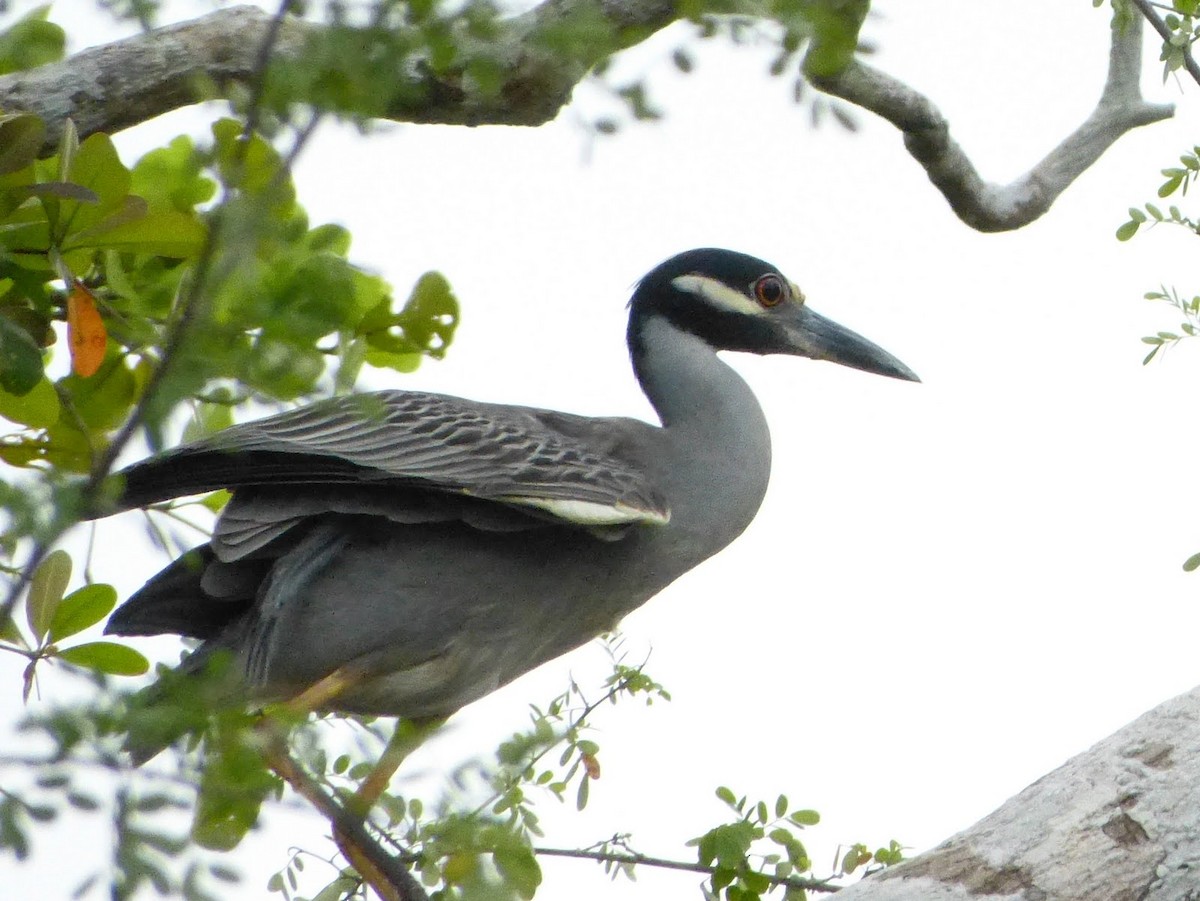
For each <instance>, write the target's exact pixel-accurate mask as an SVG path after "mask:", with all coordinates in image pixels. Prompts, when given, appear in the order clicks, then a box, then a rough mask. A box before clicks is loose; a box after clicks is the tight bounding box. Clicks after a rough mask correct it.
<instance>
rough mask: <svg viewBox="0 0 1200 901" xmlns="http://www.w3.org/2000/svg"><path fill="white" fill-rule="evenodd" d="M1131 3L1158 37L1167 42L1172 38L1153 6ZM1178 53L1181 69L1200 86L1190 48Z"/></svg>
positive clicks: (1144, 1) (1139, 1)
mask: <svg viewBox="0 0 1200 901" xmlns="http://www.w3.org/2000/svg"><path fill="white" fill-rule="evenodd" d="M1132 2H1133V5H1134V6H1136V7H1137V9H1138V12H1140V13H1141V14H1142V17H1143V18H1144V19H1145V20H1146V21H1147V22H1149V23H1150V25H1151V27H1153V28H1154V30H1155V31H1157V32H1158V34H1159V37H1161V38H1162V39H1163V40H1164V41H1166V42H1169V41H1170V40H1171V37H1172V34H1171V29H1170V28H1168V27H1167V23H1166V22H1165V21H1163V19H1162V17H1161V16H1160V15H1159V14H1158V13H1156V12H1155V11H1154V4H1152V3H1150V2H1149V0H1132ZM1180 52H1181V53H1182V54H1183V67H1184V68H1185V69H1187V71H1188V75H1190V76H1192V80H1193V81H1194V82H1196V84H1200V64H1198V63H1197V62H1196V58H1195V57H1194V56H1192V50H1191V46H1190V45H1189V46H1187V47H1181V48H1180Z"/></svg>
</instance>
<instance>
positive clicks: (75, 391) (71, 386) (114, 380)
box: [58, 345, 138, 430]
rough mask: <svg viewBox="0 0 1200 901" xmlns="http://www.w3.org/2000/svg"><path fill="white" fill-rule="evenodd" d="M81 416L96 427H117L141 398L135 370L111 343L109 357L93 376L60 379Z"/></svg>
mask: <svg viewBox="0 0 1200 901" xmlns="http://www.w3.org/2000/svg"><path fill="white" fill-rule="evenodd" d="M58 384H59V387H60V388H61V389H62V390H63V391H65V392H67V394H68V395H69V396H70V398H71V400H72V402H73V403H74V405H75V409H76V410H77V411H78V412H79V417H80V418H81V419H82V420H83V422H84V424H85V425H87V426H88V427H89V428H93V429H102V430H103V429H114V428H116V427H117V426H119V425H120V424H121V423H123V422H124V421H125V417H126V416H128V415H129V410H130V408H131V407H132V406H133V403H134V400H135V399H136V397H137V391H138V383H137V379H136V377H135V376H134V373H133V371H132V370H131V369H129V367H128V366H126V365H125V361H124V360H123V359H122V358H121V357H120V356H118V355H117V352H116V351H114V350H113V348H112V346H111V345H110V348H109V356H108V358H107V359H105V361H104V362H103V363H102V364H100V370H99V371H98V372H97V373H96V374H95V375H93V376H91V377H89V378H86V379H85V378H81V377H80V376H77V375H68V376H66V377H65V378H62V379H60V380H59V383H58Z"/></svg>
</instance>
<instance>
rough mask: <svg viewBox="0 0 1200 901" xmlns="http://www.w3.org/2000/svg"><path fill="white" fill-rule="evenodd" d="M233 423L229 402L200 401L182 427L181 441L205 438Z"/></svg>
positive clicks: (187, 441)
mask: <svg viewBox="0 0 1200 901" xmlns="http://www.w3.org/2000/svg"><path fill="white" fill-rule="evenodd" d="M231 425H233V407H232V406H231V405H229V404H214V403H207V402H203V401H202V402H200V403H198V404H196V406H195V407H194V408H193V410H192V416H191V418H190V419H189V420H188V422H187V425H185V426H184V427H183V443H184V444H187V443H189V442H192V441H198V440H200V439H201V438H207V437H208V436H209V435H212V434H213V433H214V432H219V431H221V430H222V429H227V428H229V427H230V426H231Z"/></svg>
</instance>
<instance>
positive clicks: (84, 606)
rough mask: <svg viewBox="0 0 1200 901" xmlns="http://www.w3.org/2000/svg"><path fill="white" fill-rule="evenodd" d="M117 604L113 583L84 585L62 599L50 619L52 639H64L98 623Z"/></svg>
mask: <svg viewBox="0 0 1200 901" xmlns="http://www.w3.org/2000/svg"><path fill="white" fill-rule="evenodd" d="M115 606H117V590H116V589H115V588H113V587H112V586H111V585H102V584H99V583H97V584H92V585H84V586H83V587H82V588H79V589H77V590H75V591H72V592H71V593H70V594H69V595H67V596H66V597H65V598H63V599H62V602H61V603H60V604H59V605H58V609H57V610H55V611H54V617H53V619H51V620H50V641H52V642H54V641H62V639H64V638H70V637H71V636H72V635H76V634H78V633H80V632H82V631H83V630H84V629H87V628H89V627H90V626H94V625H96V623H98V622H100V620H102V619H104V617H106V616H108V614H109V613H110V612H112V609H113V607H115Z"/></svg>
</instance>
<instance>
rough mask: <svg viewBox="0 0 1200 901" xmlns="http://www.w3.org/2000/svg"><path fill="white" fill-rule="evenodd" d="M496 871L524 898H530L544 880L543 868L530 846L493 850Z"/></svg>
mask: <svg viewBox="0 0 1200 901" xmlns="http://www.w3.org/2000/svg"><path fill="white" fill-rule="evenodd" d="M492 861H493V862H494V863H495V865H496V871H497V872H498V873H499V874H500V876H501V877H502V878H503V879H504V881H505V882H506V883H507V884H508V885H510V886H511V887H512V888H513V889H514V890H515V891H516V892H517V894H518V895H520V896H521V897H522V898H525V899H529V898H532V897H533V896H534V893H536V892H537V887H538V886H539V885H541V882H542V868H541V867H540V866H538V862H537V858H535V857H534V856H533V851H532V850H530V849H529V848H524V847H518V848H498V849H496V850H495V851H493V852H492Z"/></svg>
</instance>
